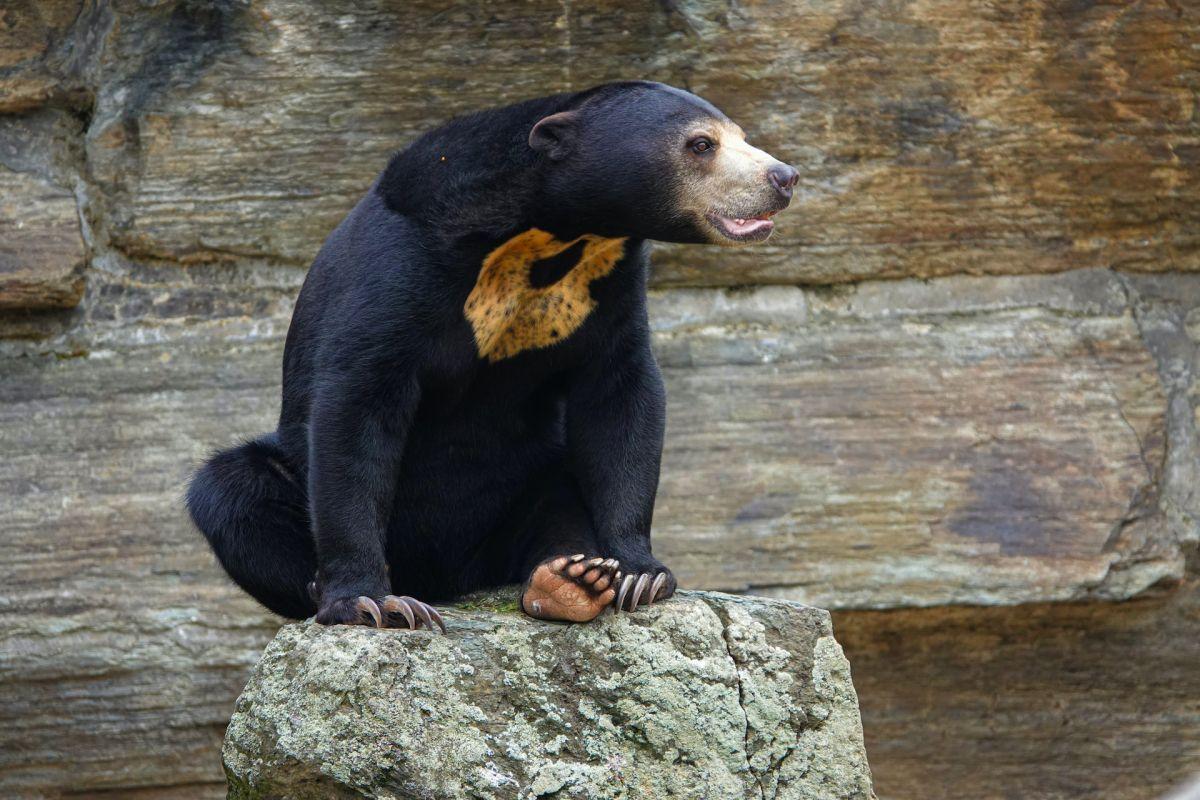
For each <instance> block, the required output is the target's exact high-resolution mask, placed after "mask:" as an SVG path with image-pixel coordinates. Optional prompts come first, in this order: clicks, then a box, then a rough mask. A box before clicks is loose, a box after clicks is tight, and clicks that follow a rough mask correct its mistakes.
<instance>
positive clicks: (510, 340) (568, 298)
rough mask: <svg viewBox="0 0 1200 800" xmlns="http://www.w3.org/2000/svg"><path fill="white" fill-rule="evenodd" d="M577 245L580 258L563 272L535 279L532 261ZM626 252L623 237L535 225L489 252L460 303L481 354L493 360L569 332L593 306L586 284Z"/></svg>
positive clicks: (545, 343)
mask: <svg viewBox="0 0 1200 800" xmlns="http://www.w3.org/2000/svg"><path fill="white" fill-rule="evenodd" d="M576 248H579V249H580V252H579V260H578V261H577V262H576V263H575V264H574V266H570V268H569V269H568V270H567V271H566V273H565V274H564V275H562V277H559V278H557V279H556V280H554V281H553V282H552V283H549V284H548V285H544V286H542V285H536V284H535V282H534V280H533V272H534V265H536V264H537V263H538V262H539V261H546V260H547V259H553V258H554V257H555V256H559V255H561V254H563V253H565V252H566V251H568V250H574V249H576ZM624 253H625V240H624V239H603V238H601V237H599V236H592V235H591V234H587V235H584V236H580V237H579V238H578V239H573V240H571V241H569V242H564V241H562V240H560V239H555V238H554V237H553V236H552V235H551V234H549V233H547V232H546V231H543V230H538V229H537V228H532V229H530V230H527V231H525V232H524V233H522V234H519V235H517V236H514V237H513V238H511V239H509V240H508V241H507V242H505V243H504V244H502V245H500V246H499V247H497V248H496V249H495V250H493V251H492V252H490V253H488V256H487V258H485V259H484V260H483V268H482V269H480V270H479V278H478V279H477V280H476V281H475V286H474V288H472V289H471V293H470V294H469V295H467V303H466V305H465V306H463V314H464V316H466V318H467V321H468V322H470V323H471V328H472V330H474V332H475V347H476V349H477V350H478V351H479V357H480V358H486V359H487V360H488V361H492V362H495V361H499V360H501V359H504V358H510V357H512V356H515V355H516V354H517V353H520V352H522V351H524V350H533V349H536V348H539V347H549V346H550V345H552V344H555V343H556V342H560V341H562V340H563V339H565V338H567V337H568V336H570V335H571V334H572V333H574V332H575V331H576V330H577V329H578V328H579V326H580V325H582V324H583V321H584V320H585V319H587V317H588V314H591V313H592V311H593V310H594V309H595V307H596V301H595V300H593V299H592V295H591V291H590V290H589V289H588V287H589V286H590V285H591V283H592V281H594V280H596V279H597V278H600V277H603V276H604V275H607V274H608V273H610V272H612V270H613V267H615V266H616V265H617V262H618V261H620V260H621V256H622V255H624Z"/></svg>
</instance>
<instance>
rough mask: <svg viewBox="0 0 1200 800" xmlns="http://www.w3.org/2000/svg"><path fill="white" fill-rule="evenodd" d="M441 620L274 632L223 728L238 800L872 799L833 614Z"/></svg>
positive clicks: (686, 607) (485, 601)
mask: <svg viewBox="0 0 1200 800" xmlns="http://www.w3.org/2000/svg"><path fill="white" fill-rule="evenodd" d="M446 620H447V625H448V626H449V628H450V632H449V635H447V636H440V635H434V634H430V633H427V632H417V633H411V632H406V631H386V630H374V629H367V628H350V627H336V628H326V627H322V626H319V625H316V624H314V623H301V624H295V625H289V626H287V627H285V628H283V629H282V630H281V631H280V632H279V634H278V635H277V636H276V637H275V640H274V641H273V642H272V643H271V644H270V645H269V646H268V647H267V649H266V652H265V653H264V654H263V657H262V659H261V660H260V661H259V664H258V666H257V667H256V669H255V671H254V673H253V675H252V676H251V679H250V684H249V686H247V687H246V691H245V692H244V693H243V694H242V696H241V698H240V699H239V700H238V703H237V710H236V712H235V713H234V717H233V720H232V721H231V722H230V725H229V730H228V733H227V735H226V739H225V751H224V756H225V768H226V772H227V774H228V776H229V782H230V797H231V798H239V800H240V799H241V798H245V799H246V800H249V798H257V797H289V798H294V799H295V800H304V799H305V798H314V800H315V799H316V798H328V797H349V796H365V797H372V798H396V799H397V800H398V799H399V798H422V799H423V800H434V799H435V798H446V800H452V799H453V798H462V797H477V798H537V797H550V796H553V797H564V798H566V797H579V798H588V799H589V800H605V799H606V798H614V799H615V798H664V797H689V798H698V799H699V798H711V800H735V798H748V799H749V798H754V799H755V800H788V799H795V800H801V798H803V799H804V800H851V798H861V800H868V799H869V798H873V797H874V795H873V794H872V791H871V779H870V772H869V769H868V767H867V761H866V756H865V754H864V751H863V744H862V729H861V726H860V723H859V719H858V706H857V698H856V696H855V693H854V687H853V685H852V684H851V681H850V670H849V665H848V664H847V662H846V660H845V658H844V657H843V655H842V651H841V648H840V647H839V646H838V644H837V642H836V641H834V639H833V635H832V632H831V629H830V624H829V615H828V614H827V613H825V612H824V611H821V610H818V609H814V608H809V607H806V606H800V605H797V604H794V603H788V602H780V601H770V600H755V599H749V598H738V597H730V596H727V595H719V594H711V593H703V592H686V593H683V594H681V595H680V596H679V597H677V598H676V599H673V600H671V601H669V602H667V603H664V604H661V605H658V606H654V607H652V608H650V609H647V610H645V612H644V613H643V612H640V611H639V613H637V614H635V615H620V616H617V615H613V614H605V615H603V616H601V617H600V619H599V620H597V621H596V622H594V623H592V624H588V625H554V624H548V623H543V622H537V621H535V620H531V619H529V618H527V617H525V616H523V615H521V614H519V613H518V612H516V611H515V604H514V602H513V599H512V595H511V593H510V594H503V595H501V594H497V595H486V596H481V597H477V598H473V600H472V601H468V603H466V604H464V607H460V608H458V609H452V610H450V611H448V613H446Z"/></svg>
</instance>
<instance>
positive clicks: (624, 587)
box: [617, 575, 634, 611]
mask: <svg viewBox="0 0 1200 800" xmlns="http://www.w3.org/2000/svg"><path fill="white" fill-rule="evenodd" d="M633 579H634V576H633V575H626V576H625V578H624V580H622V581H621V588H620V590H618V591H617V611H623V610H624V608H625V595H627V594H629V587H631V586H633Z"/></svg>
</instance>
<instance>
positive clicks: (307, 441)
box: [187, 81, 797, 630]
mask: <svg viewBox="0 0 1200 800" xmlns="http://www.w3.org/2000/svg"><path fill="white" fill-rule="evenodd" d="M796 180H797V172H796V170H795V169H793V168H792V167H790V166H788V165H787V164H784V163H782V162H780V161H778V160H776V159H774V158H772V157H771V156H769V155H768V154H766V153H765V152H763V151H761V150H758V149H756V148H754V147H752V146H750V145H749V144H747V143H746V140H745V134H744V133H743V132H742V129H741V128H739V127H738V126H737V125H736V124H734V123H733V122H732V121H731V120H730V119H729V118H728V117H726V116H725V115H724V114H723V113H721V112H720V111H718V110H717V109H716V108H715V107H713V106H712V105H711V104H709V103H708V102H707V101H705V100H703V99H701V98H699V97H697V96H695V95H693V94H690V93H688V92H686V91H682V90H680V89H676V88H673V87H670V86H666V85H663V84H659V83H649V82H641V81H637V82H622V83H612V84H606V85H603V86H598V87H595V88H592V89H588V90H586V91H582V92H576V93H569V94H559V95H554V96H551V97H543V98H539V99H535V100H529V101H526V102H522V103H517V104H515V105H510V106H507V107H504V108H497V109H492V110H487V111H482V112H479V113H476V114H472V115H468V116H465V117H461V118H458V119H455V120H452V121H450V122H449V123H447V124H445V125H443V126H442V127H440V128H437V129H436V130H433V131H431V132H429V133H427V134H425V135H423V136H421V137H420V138H418V139H417V140H416V141H415V142H413V143H412V144H411V145H410V146H409V147H408V148H406V149H404V150H402V151H400V152H398V153H397V154H396V155H394V156H393V157H392V159H391V161H390V162H389V163H388V165H387V168H386V169H385V170H384V172H383V173H382V175H380V176H379V178H378V179H377V180H376V181H375V183H374V184H373V186H372V187H371V189H370V190H369V192H368V193H367V195H366V197H365V198H363V200H362V201H361V202H359V204H358V205H357V206H356V207H355V208H354V209H353V210H352V211H351V212H350V214H349V215H348V216H347V217H346V218H345V220H344V221H343V222H342V223H341V224H340V225H339V226H338V227H337V228H336V229H335V230H334V231H333V233H332V234H330V236H329V238H328V239H327V240H326V242H325V244H324V246H323V247H322V248H321V251H320V252H319V253H318V255H317V257H316V260H315V261H314V262H313V265H312V268H311V269H310V271H309V273H308V276H307V278H306V280H305V282H304V286H303V288H302V289H301V291H300V295H299V298H298V300H297V302H296V307H295V311H294V313H293V316H292V322H291V327H290V329H289V330H288V334H287V341H286V345H285V349H284V355H283V398H282V411H281V414H280V417H279V426H278V428H277V429H276V430H275V431H274V432H273V433H269V434H267V435H265V436H262V437H261V438H258V439H256V440H253V441H249V442H247V443H245V444H242V445H240V446H238V447H234V448H231V449H228V450H224V451H222V452H219V453H217V454H216V455H214V456H213V457H212V458H211V459H210V460H209V461H208V462H207V463H205V464H204V465H203V466H202V467H201V468H200V470H199V471H198V472H197V473H196V475H195V476H194V478H193V479H192V481H191V484H190V486H189V489H188V494H187V507H188V510H189V512H190V514H191V517H192V519H193V521H194V522H195V524H196V526H197V527H198V528H199V529H200V530H201V531H202V532H203V534H204V535H205V537H206V538H207V539H208V541H209V543H210V545H211V546H212V549H213V551H214V553H215V554H216V556H217V558H218V560H219V561H220V563H221V564H222V566H223V567H224V568H225V570H226V571H227V572H228V573H229V575H230V576H231V577H232V578H233V580H234V581H236V582H237V584H238V585H239V586H241V587H242V588H243V589H244V590H246V591H247V592H249V593H250V594H251V595H253V596H254V597H255V598H257V599H258V601H259V602H261V603H262V604H263V605H265V606H266V607H267V608H269V609H271V610H272V611H275V612H276V613H279V614H282V615H283V616H285V617H295V618H303V617H307V616H311V615H314V614H315V616H316V620H317V621H318V622H321V623H325V624H336V623H343V624H367V625H375V626H378V627H402V628H410V629H417V628H420V627H425V628H428V629H431V630H432V629H433V628H434V626H435V625H437V626H439V627H441V628H442V629H443V630H444V629H445V626H444V624H443V622H442V618H441V617H440V615H439V614H438V612H437V610H436V609H435V608H433V606H431V605H428V603H430V602H435V601H445V600H450V599H452V598H454V597H456V596H460V595H462V594H465V593H467V592H470V591H472V590H474V589H478V588H483V587H488V586H496V585H501V584H507V583H523V584H524V588H523V590H522V594H521V601H520V602H521V608H522V609H523V610H524V611H525V612H526V613H527V614H530V615H532V616H534V617H538V618H541V619H550V620H566V621H572V622H585V621H588V620H591V619H593V618H594V617H596V616H597V615H598V614H600V612H601V611H603V610H604V609H605V608H606V607H608V606H609V605H613V606H615V608H616V609H617V610H621V611H635V610H636V609H637V608H638V607H639V606H643V605H649V604H651V603H653V602H655V601H658V600H662V599H664V598H666V597H669V596H670V595H671V594H672V593H673V592H674V591H675V586H676V583H675V577H674V576H673V575H672V573H671V571H670V570H669V569H668V568H667V567H666V566H664V565H663V564H662V563H661V562H659V561H658V560H657V559H656V558H655V557H654V555H653V553H652V551H651V547H650V521H651V516H652V514H653V511H654V498H655V494H656V492H657V489H658V479H659V462H660V458H661V453H662V442H663V428H664V423H665V395H664V389H663V381H662V377H661V374H660V372H659V369H658V365H657V364H656V362H655V359H654V355H653V353H652V352H651V347H650V345H651V337H650V327H649V323H648V321H647V315H646V283H647V272H648V268H649V264H648V258H647V244H646V243H647V241H648V240H657V241H666V242H683V243H710V244H720V245H731V244H740V243H747V242H758V241H762V240H764V239H766V238H767V237H768V236H770V235H771V232H772V229H773V226H774V223H773V221H772V220H771V217H772V215H774V214H775V213H776V212H778V211H780V210H781V209H783V208H785V207H787V205H788V203H789V202H790V200H791V197H792V190H793V186H794V185H795V183H796ZM418 598H419V599H418Z"/></svg>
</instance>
